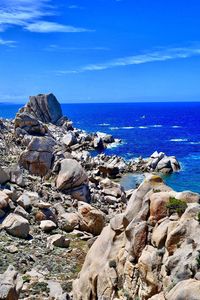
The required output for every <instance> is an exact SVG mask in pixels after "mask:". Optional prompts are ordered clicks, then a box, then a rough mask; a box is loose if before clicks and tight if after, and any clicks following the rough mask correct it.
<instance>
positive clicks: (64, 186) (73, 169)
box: [56, 159, 88, 191]
mask: <svg viewBox="0 0 200 300" xmlns="http://www.w3.org/2000/svg"><path fill="white" fill-rule="evenodd" d="M87 181H88V178H87V174H86V173H85V171H84V170H83V168H82V167H81V165H80V164H79V163H78V162H77V161H76V160H74V159H63V160H62V161H61V163H60V171H59V174H58V177H57V180H56V187H57V189H58V190H60V191H67V190H69V189H72V188H74V187H78V186H80V185H81V184H83V183H87Z"/></svg>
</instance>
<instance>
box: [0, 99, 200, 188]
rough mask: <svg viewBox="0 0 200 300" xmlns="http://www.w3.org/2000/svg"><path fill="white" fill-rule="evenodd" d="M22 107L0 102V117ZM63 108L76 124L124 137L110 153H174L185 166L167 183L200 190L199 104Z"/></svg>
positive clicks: (103, 105) (118, 104) (147, 154)
mask: <svg viewBox="0 0 200 300" xmlns="http://www.w3.org/2000/svg"><path fill="white" fill-rule="evenodd" d="M19 107H20V105H9V104H0V116H1V117H4V118H13V117H14V115H15V113H16V112H17V110H18V109H19ZM62 109H63V113H64V114H65V115H67V116H68V117H69V118H71V119H72V120H73V122H74V125H75V127H79V128H82V129H85V130H87V131H92V132H95V131H102V132H107V133H111V134H113V135H114V137H116V138H119V139H121V140H122V143H121V145H118V146H117V147H113V148H110V149H107V150H106V153H107V154H117V155H121V156H123V157H125V158H126V159H131V158H134V157H138V156H140V155H142V156H143V157H148V156H150V155H151V154H152V153H153V152H154V151H155V150H157V151H163V152H165V153H166V154H167V155H175V156H176V157H177V159H178V160H179V161H180V163H181V167H182V169H181V171H180V172H178V173H175V174H172V175H170V176H168V177H166V178H165V180H166V182H167V183H168V184H169V185H170V186H172V187H173V188H174V189H176V190H178V191H181V190H193V191H196V192H200V167H199V166H200V103H185V102H184V103H117V104H115V103H112V104H111V103H107V104H62ZM134 180H135V179H134Z"/></svg>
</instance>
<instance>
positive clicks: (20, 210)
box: [14, 205, 29, 220]
mask: <svg viewBox="0 0 200 300" xmlns="http://www.w3.org/2000/svg"><path fill="white" fill-rule="evenodd" d="M14 214H17V215H20V216H22V217H23V218H25V219H27V220H28V219H29V213H27V212H26V211H25V209H24V208H23V207H22V206H20V205H18V206H17V207H16V208H15V210H14Z"/></svg>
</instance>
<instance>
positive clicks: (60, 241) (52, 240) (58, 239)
mask: <svg viewBox="0 0 200 300" xmlns="http://www.w3.org/2000/svg"><path fill="white" fill-rule="evenodd" d="M69 245H70V240H69V239H66V238H65V236H64V235H62V234H54V235H51V236H50V237H48V238H47V248H49V249H53V246H56V247H60V248H68V247H69Z"/></svg>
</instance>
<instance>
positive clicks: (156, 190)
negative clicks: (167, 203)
mask: <svg viewBox="0 0 200 300" xmlns="http://www.w3.org/2000/svg"><path fill="white" fill-rule="evenodd" d="M153 192H154V193H160V192H161V190H159V189H155V190H154V191H153Z"/></svg>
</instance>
